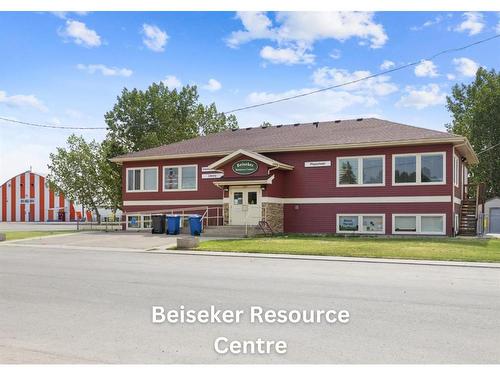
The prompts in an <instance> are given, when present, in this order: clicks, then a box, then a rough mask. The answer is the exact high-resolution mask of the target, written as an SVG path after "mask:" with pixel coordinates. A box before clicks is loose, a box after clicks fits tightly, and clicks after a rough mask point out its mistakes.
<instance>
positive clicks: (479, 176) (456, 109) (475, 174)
mask: <svg viewBox="0 0 500 375" xmlns="http://www.w3.org/2000/svg"><path fill="white" fill-rule="evenodd" d="M446 99H447V108H448V110H449V111H450V112H451V115H452V117H453V119H452V122H451V124H447V129H448V131H449V132H452V133H454V134H460V135H463V136H466V137H467V138H468V139H469V141H470V143H471V145H472V147H473V148H474V150H475V151H476V153H478V157H479V164H478V165H477V166H474V167H472V168H471V169H470V173H471V176H470V181H471V183H479V182H485V183H486V195H487V197H494V196H500V158H499V157H498V153H499V152H500V146H496V145H498V143H500V74H499V73H497V72H496V71H495V70H494V69H492V70H490V71H487V70H486V69H484V68H479V69H478V71H477V73H476V78H475V79H474V81H473V82H471V83H470V84H468V85H465V84H460V85H455V86H454V87H453V88H452V92H451V96H448V97H447V98H446ZM495 146H496V147H495ZM482 151H484V152H482Z"/></svg>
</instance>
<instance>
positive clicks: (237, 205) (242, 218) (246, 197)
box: [229, 186, 262, 225]
mask: <svg viewBox="0 0 500 375" xmlns="http://www.w3.org/2000/svg"><path fill="white" fill-rule="evenodd" d="M261 195H262V194H261V190H260V187H258V186H233V187H231V188H230V189H229V223H230V224H231V225H245V224H249V225H257V224H258V223H259V221H260V219H261V217H262V207H261V203H260V200H261Z"/></svg>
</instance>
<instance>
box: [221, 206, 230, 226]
mask: <svg viewBox="0 0 500 375" xmlns="http://www.w3.org/2000/svg"><path fill="white" fill-rule="evenodd" d="M222 206H223V207H222V216H223V217H224V225H229V203H224V204H223V205H222Z"/></svg>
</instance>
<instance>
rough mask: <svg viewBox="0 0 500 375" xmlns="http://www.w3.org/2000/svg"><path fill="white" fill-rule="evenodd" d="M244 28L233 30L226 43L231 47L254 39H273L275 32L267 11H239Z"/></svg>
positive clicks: (237, 15)
mask: <svg viewBox="0 0 500 375" xmlns="http://www.w3.org/2000/svg"><path fill="white" fill-rule="evenodd" d="M236 17H237V18H239V19H240V21H241V23H242V24H243V27H244V30H240V31H233V32H232V33H231V35H230V37H229V38H227V39H226V43H227V45H228V46H229V47H231V48H236V47H238V46H239V45H240V44H243V43H246V42H249V41H251V40H254V39H273V38H274V37H275V35H274V34H275V32H274V31H273V30H272V21H271V20H270V19H269V17H267V15H266V13H265V12H238V13H237V14H236Z"/></svg>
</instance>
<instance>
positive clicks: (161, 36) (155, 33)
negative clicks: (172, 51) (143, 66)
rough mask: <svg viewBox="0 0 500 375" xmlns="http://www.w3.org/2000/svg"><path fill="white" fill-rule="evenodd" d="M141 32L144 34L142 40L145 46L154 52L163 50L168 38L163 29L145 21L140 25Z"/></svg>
mask: <svg viewBox="0 0 500 375" xmlns="http://www.w3.org/2000/svg"><path fill="white" fill-rule="evenodd" d="M142 33H143V34H144V37H143V38H142V42H143V43H144V44H145V45H146V47H148V48H149V49H150V50H152V51H155V52H163V51H165V45H166V44H167V40H168V35H167V33H166V32H165V31H163V30H161V29H160V28H159V27H158V26H155V25H148V24H147V23H145V24H144V25H142Z"/></svg>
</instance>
